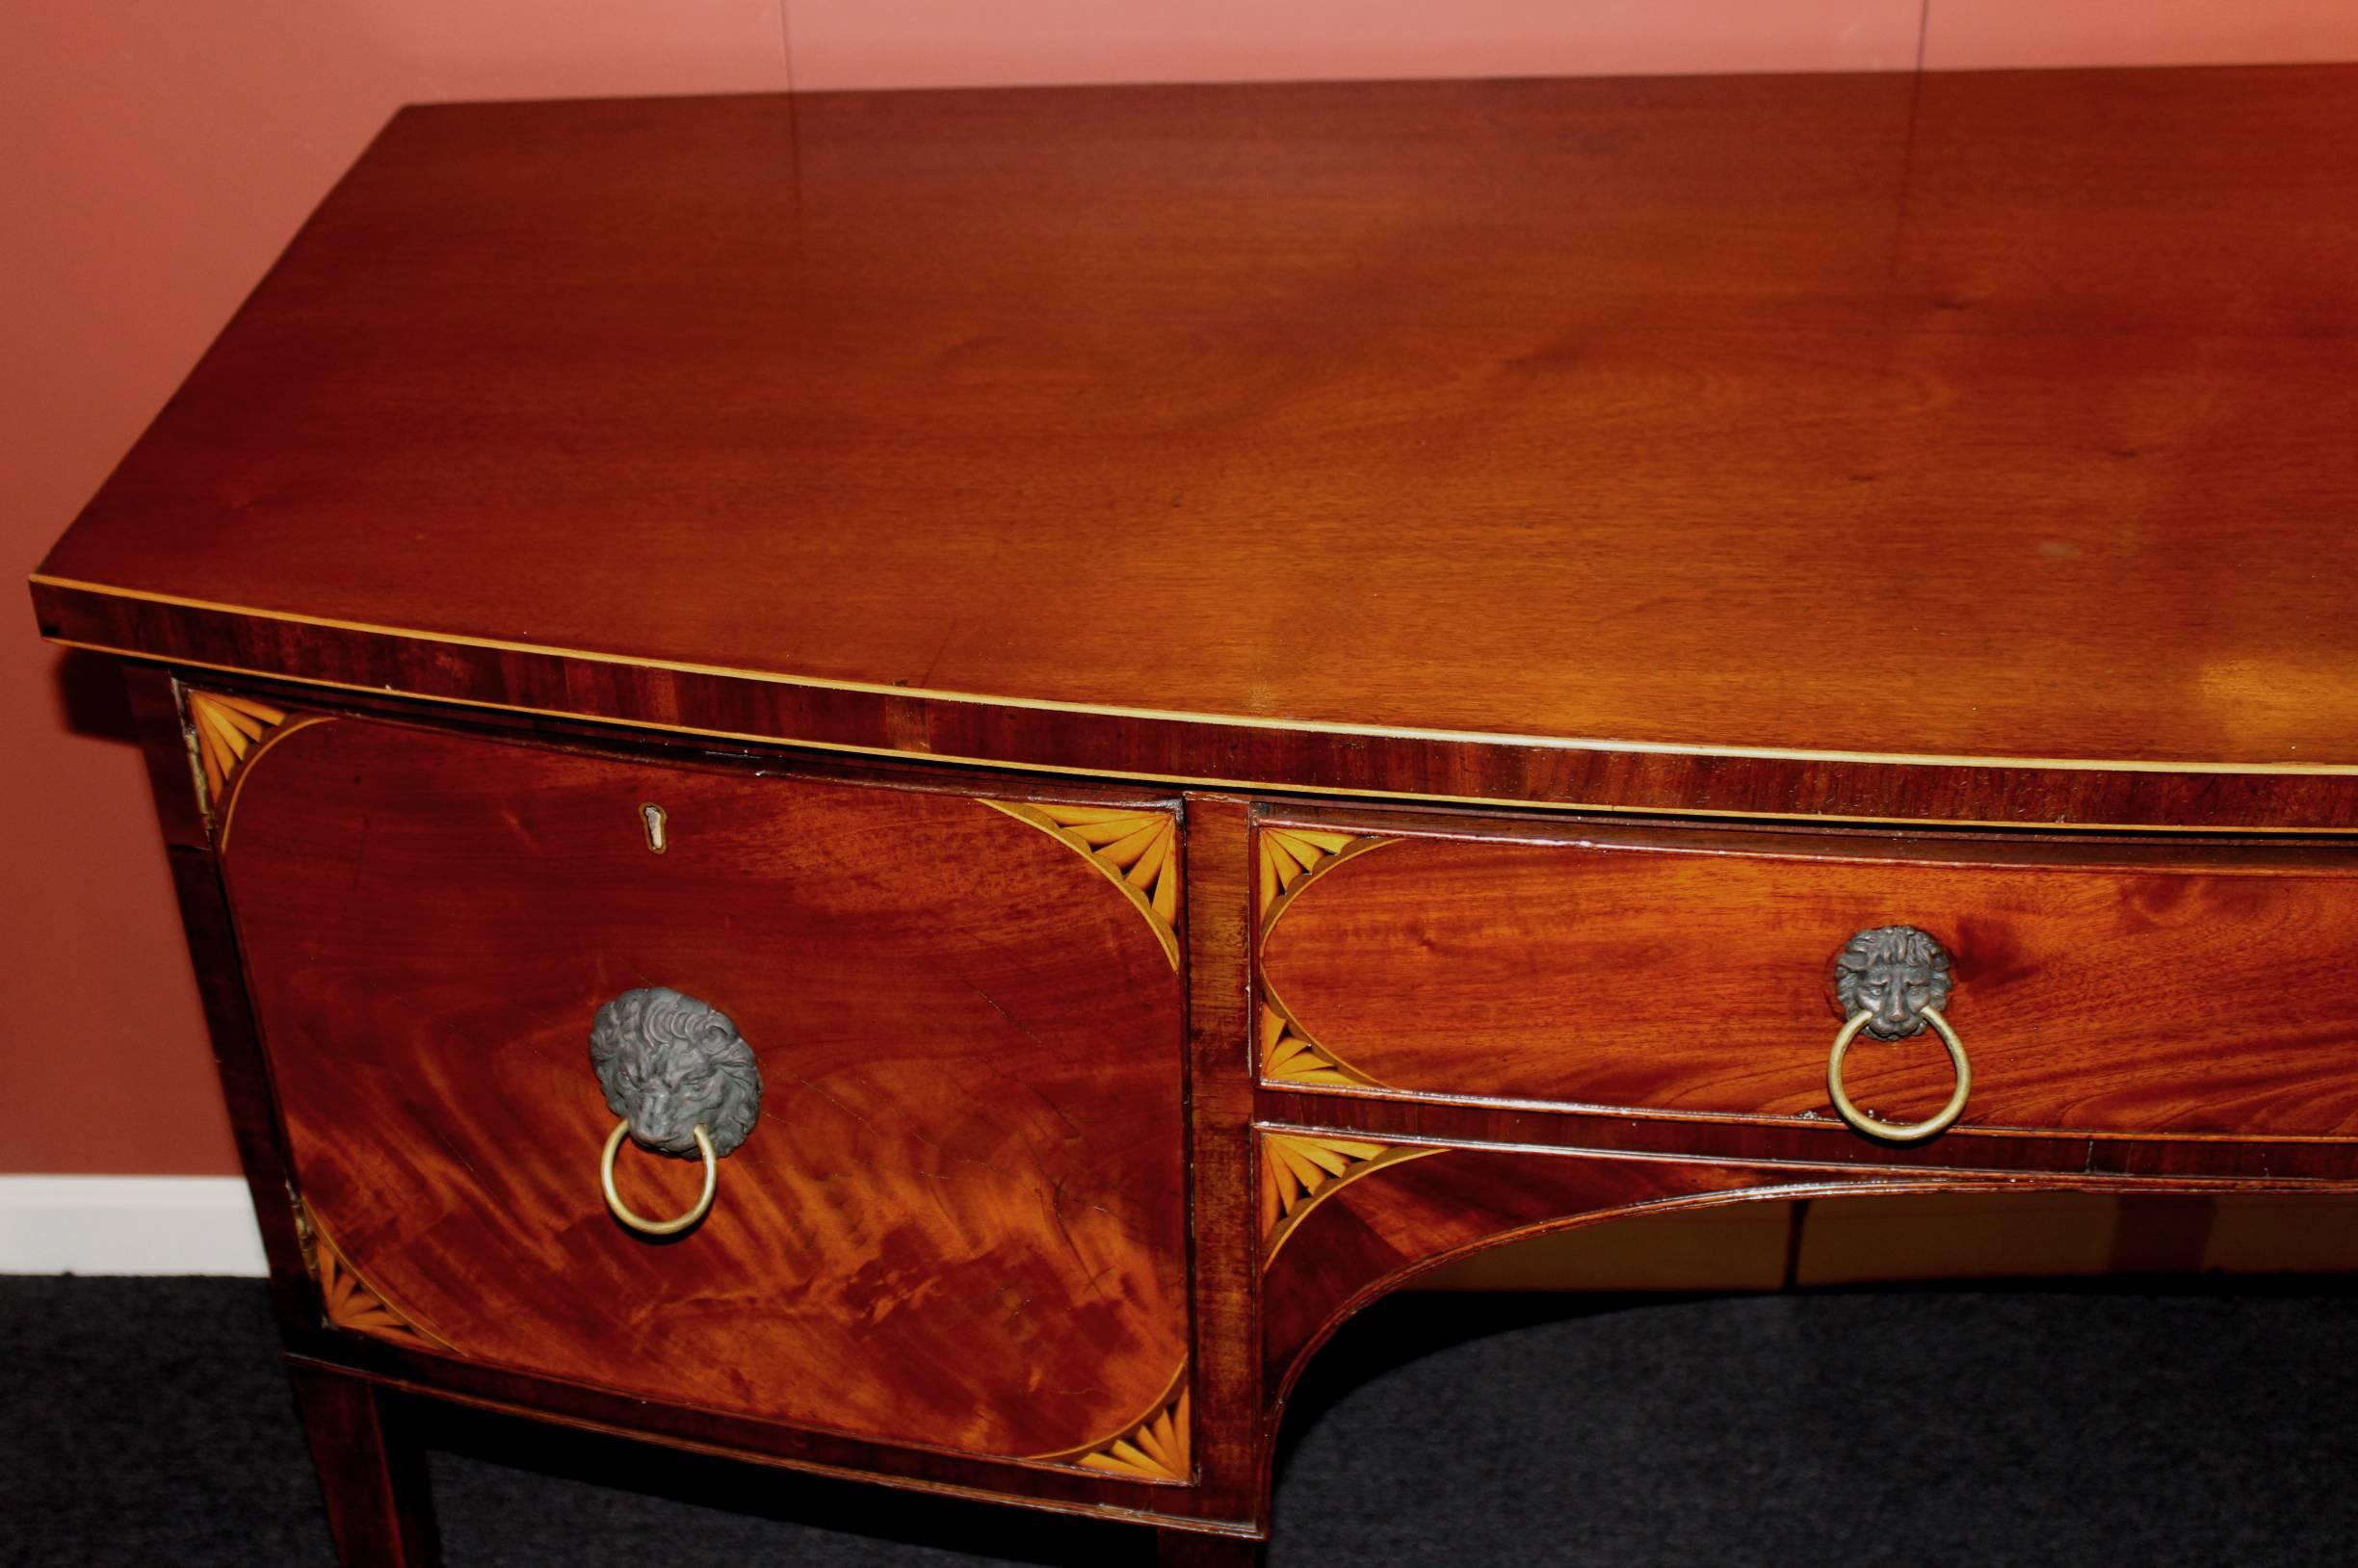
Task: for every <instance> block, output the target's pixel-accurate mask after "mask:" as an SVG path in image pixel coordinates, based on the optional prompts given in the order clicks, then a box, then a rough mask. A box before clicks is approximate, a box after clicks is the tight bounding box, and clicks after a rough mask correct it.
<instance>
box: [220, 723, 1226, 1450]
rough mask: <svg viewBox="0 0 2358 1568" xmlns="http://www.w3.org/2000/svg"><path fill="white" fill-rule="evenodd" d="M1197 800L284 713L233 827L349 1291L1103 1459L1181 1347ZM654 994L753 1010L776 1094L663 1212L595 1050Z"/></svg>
mask: <svg viewBox="0 0 2358 1568" xmlns="http://www.w3.org/2000/svg"><path fill="white" fill-rule="evenodd" d="M1177 830H1178V822H1177V817H1176V812H1175V808H1173V807H1171V806H1170V805H1169V804H1168V803H1167V802H1156V801H1152V800H1141V802H1140V803H1139V804H1137V805H1135V806H1113V807H1105V806H1100V807H1098V808H1095V809H1093V810H1091V809H1084V808H1075V807H1058V806H1053V805H1050V806H1040V805H1025V804H1021V803H1017V802H1014V801H1011V800H1010V801H1009V802H1005V803H994V802H990V801H984V800H979V799H974V798H968V797H963V796H956V795H947V794H939V793H925V792H921V791H915V790H909V789H903V788H887V787H872V786H866V785H853V784H846V783H840V782H834V781H815V780H810V779H800V778H782V777H775V776H768V777H765V776H762V775H760V774H758V773H755V772H753V771H748V770H744V769H736V770H732V769H727V768H723V767H720V766H704V765H691V764H683V765H678V766H671V765H658V764H653V763H645V762H635V761H626V760H616V759H615V758H611V757H606V756H598V755H589V754H584V753H580V752H573V751H566V750H561V749H557V748H553V747H545V746H537V745H521V744H508V743H505V742H495V741H487V740H484V739H480V738H473V737H465V736H456V735H450V734H444V733H439V732H436V731H433V730H430V729H424V728H414V727H409V726H406V725H400V724H394V723H387V722H380V721H372V720H361V719H324V720H312V721H308V722H305V721H301V720H297V721H295V722H293V723H289V724H286V725H284V726H283V727H281V728H280V729H278V730H276V731H275V732H274V733H272V734H271V735H270V736H269V737H267V739H266V741H265V743H264V744H263V745H260V746H258V747H256V748H255V749H254V750H253V751H252V753H251V755H250V756H249V758H247V759H246V760H245V761H244V763H243V765H242V767H241V768H240V769H239V771H238V773H237V776H236V777H235V778H234V779H232V780H230V782H229V794H228V797H227V799H226V801H225V809H224V814H223V826H222V843H223V865H224V868H225V875H226V877H227V881H228V886H229V892H230V899H231V902H232V905H233V908H234V910H235V914H236V919H237V926H238V934H239V938H240V941H241V943H242V944H243V951H244V955H245V959H246V963H247V966H248V971H249V981H250V984H251V988H252V992H253V997H254V1005H255V1010H256V1014H257V1017H258V1020H259V1025H260V1030H261V1033H262V1036H263V1041H264V1045H265V1048H266V1050H267V1052H268V1055H269V1058H270V1064H271V1071H272V1074H273V1076H274V1080H275V1088H276V1093H277V1097H278V1103H279V1108H280V1111H281V1112H282V1114H283V1116H284V1119H285V1126H286V1134H287V1138H288V1141H289V1144H290V1146H291V1149H292V1153H293V1157H294V1163H295V1167H296V1171H297V1175H298V1179H299V1183H300V1186H301V1202H302V1204H303V1206H304V1209H305V1211H306V1216H307V1218H308V1220H309V1222H310V1224H311V1226H312V1234H313V1237H314V1250H315V1252H316V1255H317V1265H318V1268H319V1272H320V1274H321V1278H322V1283H323V1287H324V1292H325V1300H326V1305H327V1310H328V1316H329V1318H330V1320H332V1321H336V1322H339V1323H342V1324H344V1325H346V1326H349V1327H353V1328H355V1329H357V1330H359V1331H362V1332H368V1333H375V1334H379V1335H381V1336H383V1337H386V1338H390V1339H395V1340H399V1341H402V1342H404V1343H406V1344H409V1345H412V1346H419V1345H422V1346H426V1347H429V1348H432V1349H435V1350H439V1351H443V1352H446V1353H449V1354H452V1355H457V1356H462V1357H466V1358H469V1359H472V1360H477V1361H482V1362H486V1363H494V1364H498V1365H501V1366H505V1367H510V1368H514V1369H519V1370H522V1371H525V1372H535V1373H540V1374H545V1375H549V1376H554V1377H559V1378H564V1379H569V1380H574V1381H578V1382H582V1383H587V1384H594V1385H599V1386H602V1387H605V1388H609V1389H616V1390H620V1391H624V1392H627V1393H632V1394H639V1395H644V1396H647V1397H649V1398H659V1399H665V1400H670V1401H675V1402H679V1403H684V1404H690V1405H696V1406H703V1407H709V1408H712V1409H716V1410H723V1411H729V1412H735V1413H742V1414H747V1415H752V1416H756V1417H762V1418H769V1419H773V1420H777V1421H782V1422H787V1423H792V1424H798V1425H807V1426H814V1427H823V1428H829V1429H833V1430H837V1431H842V1432H848V1433H851V1434H855V1435H859V1436H864V1437H872V1438H879V1439H885V1440H890V1441H903V1442H908V1443H915V1444H924V1445H927V1446H930V1447H934V1448H940V1449H947V1450H955V1451H959V1452H965V1453H974V1454H986V1455H1004V1456H1027V1457H1037V1458H1049V1459H1061V1460H1064V1461H1067V1462H1071V1463H1075V1464H1080V1463H1084V1462H1090V1461H1089V1455H1091V1454H1092V1453H1093V1452H1096V1451H1097V1450H1107V1449H1110V1448H1112V1447H1113V1445H1114V1444H1115V1443H1116V1442H1117V1441H1118V1440H1121V1439H1123V1438H1126V1437H1129V1436H1131V1435H1133V1434H1134V1433H1135V1431H1136V1429H1137V1428H1138V1427H1139V1426H1140V1424H1141V1423H1147V1424H1151V1423H1153V1422H1154V1421H1155V1420H1156V1419H1157V1418H1158V1417H1161V1416H1163V1415H1164V1413H1165V1412H1166V1410H1167V1408H1168V1407H1169V1405H1170V1404H1171V1403H1172V1402H1173V1401H1174V1400H1176V1399H1177V1398H1179V1394H1180V1389H1181V1381H1182V1378H1181V1374H1182V1372H1183V1370H1184V1369H1183V1365H1182V1363H1183V1359H1184V1355H1185V1348H1186V1340H1187V1333H1186V1292H1185V1284H1184V1251H1185V1248H1184V1234H1183V1230H1184V1201H1183V1173H1182V1151H1183V1139H1182V1105H1181V1069H1180V1049H1181V1018H1182V1013H1181V1000H1180V999H1181V990H1180V985H1179V977H1178V975H1177V973H1176V962H1177V959H1176V954H1177V946H1176V943H1175V941H1174V940H1173V929H1172V928H1173V923H1174V920H1175V918H1176V913H1177V911H1176V900H1177V842H1176V841H1177ZM650 986H666V987H670V988H673V989H675V990H677V991H680V992H683V993H686V994H688V995H691V996H694V997H695V998H699V999H701V1000H703V1001H705V1002H707V1003H709V1004H711V1006H713V1007H715V1008H717V1009H719V1010H720V1012H721V1013H723V1014H725V1015H726V1016H727V1018H728V1019H730V1020H732V1021H733V1023H734V1025H735V1027H736V1029H737V1030H738V1031H739V1032H741V1034H742V1036H743V1038H744V1040H745V1041H746V1042H747V1044H748V1045H749V1046H750V1047H751V1049H752V1054H753V1058H754V1061H755V1065H756V1068H757V1070H758V1075H759V1080H760V1084H761V1086H762V1098H761V1102H760V1114H759V1119H758V1121H757V1122H756V1123H755V1124H754V1126H753V1128H752V1130H751V1132H750V1134H749V1136H747V1137H746V1138H745V1139H744V1142H743V1143H742V1145H741V1146H739V1147H737V1148H736V1149H735V1150H734V1151H733V1152H731V1153H729V1154H728V1155H727V1156H726V1157H725V1158H722V1159H720V1160H719V1161H718V1162H717V1167H716V1168H717V1170H718V1175H719V1190H718V1195H717V1197H716V1199H715V1201H714V1203H713V1206H712V1208H711V1210H710V1212H709V1214H708V1215H706V1216H705V1218H704V1219H703V1220H702V1221H701V1223H700V1224H697V1225H695V1226H694V1227H693V1228H691V1229H689V1230H686V1231H684V1232H682V1233H681V1234H678V1235H675V1236H670V1237H666V1238H653V1237H649V1236H646V1235H643V1234H641V1233H638V1232H635V1231H633V1230H631V1229H629V1228H627V1227H626V1226H625V1225H624V1224H622V1223H620V1222H619V1221H618V1220H617V1219H616V1217H615V1216H614V1215H612V1214H610V1213H609V1209H608V1205H607V1203H606V1201H605V1199H604V1198H603V1197H602V1195H601V1190H600V1184H599V1159H600V1151H601V1147H602V1146H603V1145H604V1144H605V1141H606V1139H607V1137H608V1134H609V1132H610V1130H612V1129H614V1128H615V1126H616V1119H617V1118H616V1114H615V1112H614V1111H612V1110H610V1109H609V1106H608V1104H607V1101H606V1098H605V1095H604V1093H603V1092H602V1090H601V1088H600V1084H599V1080H598V1077H597V1075H596V1074H595V1072H594V1071H593V1070H592V1066H591V1061H590V1053H589V1033H590V1028H591V1022H592V1019H593V1017H594V1016H595V1015H596V1014H597V1012H598V1010H599V1008H600V1007H601V1006H604V1005H605V1004H607V1003H608V1002H610V1001H612V1000H614V999H615V998H616V997H618V996H620V995H622V994H623V993H625V992H630V991H633V990H636V989H639V988H642V987H650ZM701 1182H702V1165H701V1162H700V1161H698V1160H697V1159H695V1158H694V1156H693V1155H691V1157H690V1158H687V1159H680V1160H674V1159H668V1158H665V1157H662V1156H660V1155H657V1154H654V1153H650V1152H648V1151H647V1150H644V1149H642V1148H640V1147H638V1146H636V1145H635V1144H634V1143H632V1142H630V1141H629V1140H625V1141H624V1143H623V1145H622V1147H621V1148H620V1150H619V1153H618V1158H617V1167H616V1189H617V1193H618V1195H619V1196H620V1198H621V1199H622V1200H623V1202H624V1203H625V1204H626V1205H627V1206H629V1207H630V1208H632V1209H634V1210H636V1211H637V1212H639V1213H641V1214H642V1215H668V1214H673V1213H675V1212H677V1211H680V1210H683V1209H686V1208H688V1207H689V1206H690V1205H691V1204H692V1202H693V1200H694V1196H695V1194H696V1192H697V1190H698V1189H699V1187H700V1185H701ZM1130 1451H1132V1452H1136V1450H1135V1448H1132V1449H1131V1450H1130ZM1095 1463H1096V1465H1097V1467H1098V1468H1104V1467H1105V1463H1106V1462H1105V1461H1103V1460H1098V1461H1095ZM1148 1468H1149V1469H1151V1468H1153V1467H1152V1466H1149V1467H1148Z"/></svg>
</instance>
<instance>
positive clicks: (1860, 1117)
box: [1826, 1006, 1973, 1143]
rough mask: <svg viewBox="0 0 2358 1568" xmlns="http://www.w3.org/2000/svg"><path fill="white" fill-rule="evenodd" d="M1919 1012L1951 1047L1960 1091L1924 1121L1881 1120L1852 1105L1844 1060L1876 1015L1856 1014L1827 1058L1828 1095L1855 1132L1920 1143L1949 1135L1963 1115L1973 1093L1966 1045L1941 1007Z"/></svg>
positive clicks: (1836, 1036)
mask: <svg viewBox="0 0 2358 1568" xmlns="http://www.w3.org/2000/svg"><path fill="white" fill-rule="evenodd" d="M1918 1011H1919V1013H1920V1014H1921V1015H1922V1016H1923V1018H1924V1019H1925V1021H1926V1023H1928V1024H1930V1025H1931V1026H1932V1027H1933V1029H1935V1030H1936V1031H1938V1032H1939V1033H1940V1037H1941V1043H1942V1044H1943V1045H1945V1046H1947V1047H1948V1048H1949V1060H1950V1061H1951V1062H1952V1064H1953V1065H1954V1066H1955V1068H1956V1092H1955V1093H1954V1094H1952V1095H1951V1096H1949V1103H1948V1104H1947V1105H1945V1106H1943V1107H1941V1108H1940V1110H1939V1111H1935V1112H1934V1113H1933V1114H1931V1115H1930V1116H1927V1117H1926V1118H1925V1119H1924V1120H1923V1121H1914V1122H1905V1123H1901V1122H1889V1121H1880V1120H1877V1119H1876V1118H1875V1117H1873V1116H1870V1115H1869V1114H1867V1112H1865V1111H1861V1110H1860V1109H1859V1108H1858V1107H1857V1106H1854V1105H1852V1104H1851V1103H1850V1096H1849V1095H1847V1094H1846V1093H1844V1092H1843V1057H1844V1055H1845V1054H1846V1053H1847V1052H1848V1051H1849V1049H1850V1042H1851V1041H1852V1040H1855V1039H1857V1038H1858V1032H1859V1031H1860V1030H1862V1029H1865V1028H1866V1027H1867V1022H1868V1020H1869V1019H1870V1018H1872V1017H1873V1016H1874V1015H1873V1013H1869V1012H1857V1013H1853V1014H1851V1015H1850V1021H1849V1022H1848V1023H1847V1024H1845V1025H1843V1027H1842V1032H1841V1033H1839V1034H1837V1035H1835V1036H1834V1054H1833V1055H1832V1056H1830V1057H1828V1058H1826V1092H1827V1093H1828V1094H1831V1095H1832V1096H1833V1097H1834V1110H1835V1111H1836V1113H1837V1114H1839V1115H1840V1116H1841V1117H1842V1119H1843V1120H1844V1121H1846V1122H1848V1123H1849V1124H1850V1130H1851V1131H1852V1132H1854V1133H1864V1134H1866V1135H1867V1136H1868V1137H1879V1138H1881V1139H1883V1140H1884V1141H1885V1142H1886V1143H1920V1142H1922V1141H1924V1140H1925V1139H1926V1138H1928V1137H1932V1136H1933V1135H1934V1134H1936V1133H1941V1132H1946V1131H1947V1130H1948V1127H1949V1124H1950V1123H1951V1122H1953V1121H1955V1120H1956V1119H1957V1117H1958V1116H1959V1115H1961V1114H1963V1112H1964V1110H1965V1099H1966V1096H1968V1095H1970V1094H1972V1093H1973V1063H1972V1062H1970V1061H1968V1060H1967V1059H1966V1058H1965V1042H1964V1041H1963V1040H1960V1039H1958V1038H1957V1032H1956V1031H1955V1030H1953V1029H1951V1028H1950V1027H1949V1020H1948V1019H1946V1018H1944V1017H1942V1016H1941V1010H1940V1009H1939V1008H1938V1007H1932V1006H1926V1007H1922V1008H1919V1009H1918Z"/></svg>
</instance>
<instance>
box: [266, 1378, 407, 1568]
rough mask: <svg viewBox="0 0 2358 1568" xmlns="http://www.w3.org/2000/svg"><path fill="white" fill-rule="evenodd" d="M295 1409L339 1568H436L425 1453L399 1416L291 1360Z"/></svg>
mask: <svg viewBox="0 0 2358 1568" xmlns="http://www.w3.org/2000/svg"><path fill="white" fill-rule="evenodd" d="M287 1373H288V1375H289V1376H290V1377H291V1378H292V1379H293V1380H294V1384H295V1404H296V1407H297V1408H298V1409H299V1410H300V1411H301V1413H302V1424H303V1432H304V1434H305V1435H306V1436H307V1437H308V1438H309V1439H310V1442H311V1463H312V1465H313V1466H314V1467H315V1468H316V1469H317V1470H318V1471H319V1479H320V1491H321V1493H322V1494H323V1495H324V1496H325V1498H326V1500H327V1503H328V1531H329V1533H331V1534H332V1535H333V1536H334V1537H335V1546H336V1556H337V1559H338V1560H339V1561H341V1562H342V1563H343V1565H344V1568H435V1565H437V1564H438V1563H439V1562H440V1561H441V1560H442V1554H441V1551H440V1549H439V1547H438V1545H437V1543H436V1541H435V1535H434V1521H433V1503H432V1499H431V1498H430V1497H429V1495H428V1493H427V1488H426V1453H425V1450H424V1449H423V1448H422V1447H420V1446H419V1444H418V1443H417V1442H416V1440H415V1438H414V1437H413V1436H411V1435H410V1434H409V1433H408V1431H407V1430H406V1423H405V1422H404V1421H403V1420H402V1413H401V1412H400V1411H399V1410H395V1411H393V1412H391V1413H390V1420H388V1412H387V1410H386V1404H387V1397H386V1396H385V1395H384V1393H383V1392H382V1391H381V1390H380V1389H379V1388H378V1387H377V1386H376V1385H375V1384H373V1383H370V1382H367V1381H365V1380H363V1379H361V1378H357V1377H354V1376H351V1375H349V1374H347V1373H344V1372H332V1371H329V1370H328V1369H327V1368H325V1367H316V1366H312V1365H310V1364H308V1363H305V1362H289V1363H288V1364H287Z"/></svg>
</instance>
